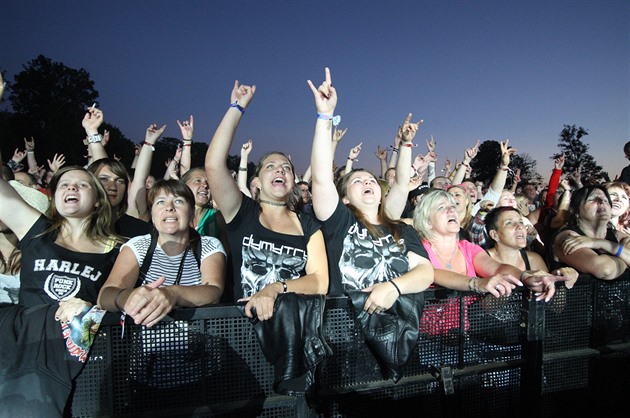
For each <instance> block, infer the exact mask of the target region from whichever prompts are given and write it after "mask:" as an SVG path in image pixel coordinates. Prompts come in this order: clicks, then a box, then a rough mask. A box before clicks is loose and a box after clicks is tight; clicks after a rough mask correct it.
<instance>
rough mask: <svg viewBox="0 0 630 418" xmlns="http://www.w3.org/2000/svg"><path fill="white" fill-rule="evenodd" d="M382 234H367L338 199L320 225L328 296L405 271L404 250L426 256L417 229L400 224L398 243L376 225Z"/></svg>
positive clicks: (406, 269) (358, 287) (406, 255)
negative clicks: (324, 251) (326, 266)
mask: <svg viewBox="0 0 630 418" xmlns="http://www.w3.org/2000/svg"><path fill="white" fill-rule="evenodd" d="M377 228H379V229H380V230H379V232H381V233H382V237H380V238H377V237H373V236H372V235H370V233H369V231H368V229H367V228H366V227H365V226H364V225H363V224H362V223H361V222H359V221H358V220H357V218H356V217H355V216H354V214H353V213H352V211H351V210H350V209H349V208H347V207H346V206H345V205H344V204H343V203H342V202H341V200H339V202H338V204H337V208H336V209H335V212H334V213H333V214H332V215H331V216H330V218H328V219H327V220H326V221H325V222H323V225H322V231H323V233H324V240H325V241H326V250H327V254H328V266H329V272H330V287H329V291H328V294H329V295H341V294H343V291H344V289H364V288H366V287H368V286H371V285H373V284H375V283H381V282H385V281H389V280H391V279H393V278H396V277H398V276H400V275H402V274H404V273H406V272H407V271H409V258H408V252H409V251H411V252H413V253H416V254H418V255H420V256H421V257H424V258H426V259H428V258H429V256H428V254H427V252H426V250H425V249H424V247H423V246H422V243H421V242H420V238H419V237H418V234H417V232H416V231H415V230H414V229H413V228H412V227H411V226H409V225H407V224H404V223H400V224H399V228H400V235H401V239H400V242H398V243H397V242H396V241H395V240H394V236H393V235H392V234H391V233H389V232H387V231H385V228H384V227H382V226H380V225H379V226H377Z"/></svg>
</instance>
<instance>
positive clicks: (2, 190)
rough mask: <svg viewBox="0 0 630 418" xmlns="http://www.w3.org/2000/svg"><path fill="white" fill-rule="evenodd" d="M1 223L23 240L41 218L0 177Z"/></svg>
mask: <svg viewBox="0 0 630 418" xmlns="http://www.w3.org/2000/svg"><path fill="white" fill-rule="evenodd" d="M0 200H1V201H2V203H1V204H0V222H2V223H4V224H5V225H6V226H7V227H8V228H9V229H10V230H11V231H13V233H14V234H15V235H16V236H17V238H18V239H22V238H23V237H24V235H26V233H27V232H28V230H29V229H31V227H32V226H33V224H34V223H35V221H37V219H38V218H39V217H40V215H41V213H39V212H38V211H37V210H36V209H34V208H33V207H32V206H31V205H29V204H28V203H26V202H25V201H24V200H23V199H22V198H21V197H20V195H19V194H18V192H16V191H15V189H14V188H13V187H12V186H11V185H10V184H9V183H8V182H7V181H6V180H4V179H3V178H2V176H0Z"/></svg>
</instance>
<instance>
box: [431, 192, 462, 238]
mask: <svg viewBox="0 0 630 418" xmlns="http://www.w3.org/2000/svg"><path fill="white" fill-rule="evenodd" d="M429 221H430V224H431V229H432V230H433V231H434V232H435V233H438V234H453V233H455V234H457V233H458V232H459V228H460V226H459V216H458V215H457V207H456V205H454V204H452V203H451V202H450V201H449V200H448V199H447V198H445V197H444V198H441V199H438V200H437V202H436V203H435V205H434V206H433V208H432V210H431V216H430V217H429Z"/></svg>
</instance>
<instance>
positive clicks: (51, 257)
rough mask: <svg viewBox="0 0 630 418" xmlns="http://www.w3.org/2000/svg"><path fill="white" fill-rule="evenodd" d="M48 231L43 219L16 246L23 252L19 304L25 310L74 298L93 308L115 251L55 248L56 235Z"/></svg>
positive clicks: (47, 221)
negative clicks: (89, 304)
mask: <svg viewBox="0 0 630 418" xmlns="http://www.w3.org/2000/svg"><path fill="white" fill-rule="evenodd" d="M49 227H50V221H49V220H48V219H47V218H46V217H45V216H44V215H42V216H41V217H40V218H39V219H38V220H37V221H36V222H35V223H34V224H33V226H32V227H31V229H30V230H29V231H28V232H27V233H26V235H25V236H24V237H23V238H22V239H21V240H20V242H19V244H18V248H19V249H20V250H21V251H22V261H21V264H22V266H21V271H20V280H21V283H20V292H19V303H20V304H21V305H24V306H27V307H28V306H36V305H41V304H54V303H56V302H59V301H60V300H65V299H68V298H72V297H76V298H79V299H83V300H85V301H87V302H90V303H92V304H95V303H96V298H97V296H98V292H99V290H100V289H101V287H102V286H103V283H105V279H107V276H109V273H110V271H111V269H112V267H113V266H114V261H116V256H117V255H118V248H114V249H112V250H111V251H109V252H106V253H102V254H95V253H81V252H77V251H72V250H69V249H67V248H64V247H61V246H59V245H57V244H55V240H56V239H57V234H54V233H45V234H44V232H45V231H46V230H47V229H48V228H49Z"/></svg>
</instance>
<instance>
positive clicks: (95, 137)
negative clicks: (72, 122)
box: [83, 134, 103, 145]
mask: <svg viewBox="0 0 630 418" xmlns="http://www.w3.org/2000/svg"><path fill="white" fill-rule="evenodd" d="M102 140H103V136H102V135H101V134H92V135H88V136H87V138H86V139H84V140H83V143H84V144H85V145H88V144H94V143H96V142H101V141H102Z"/></svg>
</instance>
